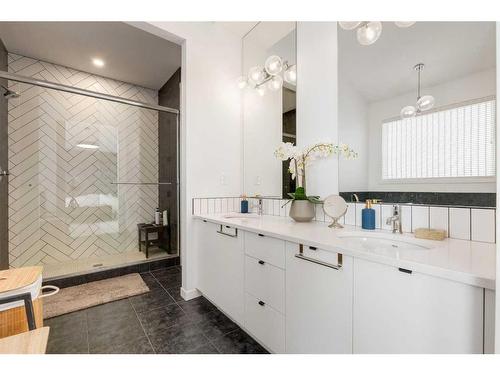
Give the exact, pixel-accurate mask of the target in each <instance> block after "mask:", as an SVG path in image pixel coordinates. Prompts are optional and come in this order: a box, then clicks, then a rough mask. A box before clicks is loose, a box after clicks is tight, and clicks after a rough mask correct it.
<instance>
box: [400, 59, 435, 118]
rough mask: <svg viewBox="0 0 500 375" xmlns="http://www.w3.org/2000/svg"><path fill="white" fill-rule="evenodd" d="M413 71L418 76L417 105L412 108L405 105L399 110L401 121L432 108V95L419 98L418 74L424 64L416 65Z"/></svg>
mask: <svg viewBox="0 0 500 375" xmlns="http://www.w3.org/2000/svg"><path fill="white" fill-rule="evenodd" d="M413 69H415V70H416V71H417V74H418V83H417V103H416V104H415V105H414V106H413V105H407V106H406V107H403V108H402V109H401V113H400V115H401V118H402V119H406V118H411V117H415V116H416V115H417V114H418V113H421V112H424V111H428V110H429V109H431V108H432V107H434V97H433V96H432V95H424V96H420V73H421V72H422V70H424V64H423V63H418V64H417V65H415V66H414V67H413Z"/></svg>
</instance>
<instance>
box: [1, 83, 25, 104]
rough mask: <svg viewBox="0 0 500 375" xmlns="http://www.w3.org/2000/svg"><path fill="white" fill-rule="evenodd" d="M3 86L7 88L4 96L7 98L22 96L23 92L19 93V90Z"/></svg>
mask: <svg viewBox="0 0 500 375" xmlns="http://www.w3.org/2000/svg"><path fill="white" fill-rule="evenodd" d="M2 88H3V89H4V90H5V92H4V94H3V97H4V98H5V99H7V100H9V99H12V98H19V97H20V96H21V94H19V93H18V92H16V91H12V90H10V89H8V88H7V87H5V86H3V85H2Z"/></svg>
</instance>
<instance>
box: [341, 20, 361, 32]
mask: <svg viewBox="0 0 500 375" xmlns="http://www.w3.org/2000/svg"><path fill="white" fill-rule="evenodd" d="M360 24H361V21H340V22H339V26H340V27H341V28H343V29H344V30H354V29H355V28H356V27H358V26H359V25H360Z"/></svg>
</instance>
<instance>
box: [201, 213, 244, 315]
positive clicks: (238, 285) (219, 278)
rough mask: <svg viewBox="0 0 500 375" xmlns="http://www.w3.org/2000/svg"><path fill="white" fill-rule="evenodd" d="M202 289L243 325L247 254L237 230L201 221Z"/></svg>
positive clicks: (205, 294) (206, 295) (204, 293)
mask: <svg viewBox="0 0 500 375" xmlns="http://www.w3.org/2000/svg"><path fill="white" fill-rule="evenodd" d="M198 224H199V225H198V226H197V228H196V233H197V241H198V245H197V247H198V259H197V265H198V273H197V277H198V280H197V285H198V289H199V290H200V291H201V292H202V293H203V295H204V296H205V297H206V298H208V299H209V300H210V301H212V302H213V303H215V304H216V305H217V306H218V307H219V308H220V309H221V310H222V311H224V312H225V313H226V314H228V315H229V316H230V317H231V318H232V319H233V320H235V321H236V322H237V323H239V324H243V322H244V312H243V311H244V294H243V283H244V254H243V246H242V236H241V235H242V233H241V231H238V230H237V229H236V228H233V227H230V226H225V225H219V224H213V223H208V222H202V221H200V222H198Z"/></svg>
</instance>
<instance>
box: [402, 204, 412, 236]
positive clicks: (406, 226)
mask: <svg viewBox="0 0 500 375" xmlns="http://www.w3.org/2000/svg"><path fill="white" fill-rule="evenodd" d="M411 209H412V207H411V206H401V225H402V226H403V232H405V233H410V232H411V220H412V218H411Z"/></svg>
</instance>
